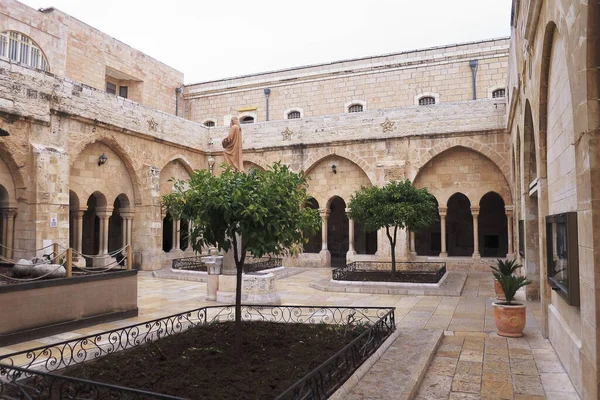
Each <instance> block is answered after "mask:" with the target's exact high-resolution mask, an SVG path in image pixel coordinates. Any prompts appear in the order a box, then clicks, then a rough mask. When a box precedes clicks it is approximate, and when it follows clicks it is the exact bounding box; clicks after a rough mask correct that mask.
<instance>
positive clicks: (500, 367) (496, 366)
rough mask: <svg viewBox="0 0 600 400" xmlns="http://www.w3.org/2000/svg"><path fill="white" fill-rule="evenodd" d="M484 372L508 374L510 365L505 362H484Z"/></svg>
mask: <svg viewBox="0 0 600 400" xmlns="http://www.w3.org/2000/svg"><path fill="white" fill-rule="evenodd" d="M483 371H484V372H495V373H498V374H510V372H511V370H510V364H509V363H507V362H499V361H484V362H483Z"/></svg>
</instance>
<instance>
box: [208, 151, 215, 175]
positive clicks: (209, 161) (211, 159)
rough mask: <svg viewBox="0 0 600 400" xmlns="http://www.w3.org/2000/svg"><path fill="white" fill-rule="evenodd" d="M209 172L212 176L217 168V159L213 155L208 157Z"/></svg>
mask: <svg viewBox="0 0 600 400" xmlns="http://www.w3.org/2000/svg"><path fill="white" fill-rule="evenodd" d="M207 161H208V172H210V174H211V175H212V174H213V168H214V167H215V159H214V157H213V156H212V154H209V155H208V160H207Z"/></svg>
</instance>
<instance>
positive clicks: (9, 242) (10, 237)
mask: <svg viewBox="0 0 600 400" xmlns="http://www.w3.org/2000/svg"><path fill="white" fill-rule="evenodd" d="M5 213H6V214H7V219H8V227H7V229H6V232H7V236H6V256H5V257H6V258H8V259H9V260H10V259H12V257H13V243H14V237H15V218H16V217H17V209H16V208H7V209H6V210H5Z"/></svg>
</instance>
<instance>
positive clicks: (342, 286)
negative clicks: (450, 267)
mask: <svg viewBox="0 0 600 400" xmlns="http://www.w3.org/2000/svg"><path fill="white" fill-rule="evenodd" d="M466 281H467V274H465V273H461V272H448V275H447V277H446V279H445V280H444V281H443V282H442V283H441V284H440V285H439V286H438V285H435V284H418V283H410V284H407V285H406V286H394V283H389V284H386V283H381V284H369V285H364V284H363V282H349V281H344V283H340V282H336V281H333V280H331V279H321V280H318V281H315V282H311V283H310V284H309V286H310V287H311V288H314V289H317V290H322V291H324V292H345V293H371V294H394V295H414V296H460V295H461V293H462V291H463V287H464V286H465V282H466ZM368 283H370V282H368Z"/></svg>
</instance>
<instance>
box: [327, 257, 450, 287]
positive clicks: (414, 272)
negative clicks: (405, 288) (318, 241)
mask: <svg viewBox="0 0 600 400" xmlns="http://www.w3.org/2000/svg"><path fill="white" fill-rule="evenodd" d="M391 274H392V263H391V262H389V261H355V262H353V263H350V264H348V265H346V266H344V267H342V268H337V269H334V270H333V271H332V274H331V277H332V279H333V280H334V281H359V282H361V281H362V282H406V283H439V282H440V280H441V279H442V278H443V277H444V275H445V274H446V263H443V262H396V275H395V279H392V275H391Z"/></svg>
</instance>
